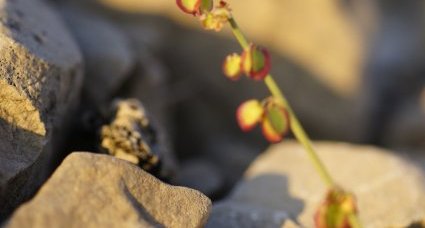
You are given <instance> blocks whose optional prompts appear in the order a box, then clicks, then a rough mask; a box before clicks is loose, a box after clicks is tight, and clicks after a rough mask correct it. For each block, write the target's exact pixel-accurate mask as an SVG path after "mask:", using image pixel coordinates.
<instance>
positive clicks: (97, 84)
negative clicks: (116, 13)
mask: <svg viewBox="0 0 425 228" xmlns="http://www.w3.org/2000/svg"><path fill="white" fill-rule="evenodd" d="M61 8H62V14H63V16H64V19H65V21H66V23H67V25H68V26H69V28H70V30H71V32H72V33H73V36H74V37H75V39H76V40H77V42H78V45H79V46H80V48H81V50H82V53H83V57H84V60H85V67H86V78H85V79H84V87H83V88H84V90H83V92H84V94H85V95H86V97H87V98H88V99H90V101H91V102H96V103H98V102H105V101H106V100H107V99H109V98H110V97H111V96H112V95H113V94H114V93H115V92H117V90H118V89H119V88H120V86H122V84H123V83H124V81H125V80H126V79H127V78H128V77H129V76H130V71H131V70H132V69H133V66H134V63H135V58H134V53H133V52H132V51H131V49H130V44H129V40H128V39H127V37H125V35H123V33H122V32H121V31H120V29H119V28H118V27H116V26H115V25H114V24H113V23H111V22H110V21H108V19H106V18H104V17H102V16H101V15H97V14H96V13H95V12H92V11H87V10H84V9H81V8H80V7H76V6H71V5H66V4H65V5H64V6H62V7H61Z"/></svg>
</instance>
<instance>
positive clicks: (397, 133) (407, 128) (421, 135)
mask: <svg viewBox="0 0 425 228" xmlns="http://www.w3.org/2000/svg"><path fill="white" fill-rule="evenodd" d="M424 139H425V110H424V109H423V107H420V106H419V105H417V104H415V103H413V102H411V103H409V104H407V105H404V106H403V108H401V109H399V111H398V112H397V113H396V114H395V115H394V119H393V121H392V122H391V123H390V124H389V126H388V127H387V128H386V131H385V132H384V135H383V144H384V145H388V146H389V147H392V148H410V149H424V148H425V140H424Z"/></svg>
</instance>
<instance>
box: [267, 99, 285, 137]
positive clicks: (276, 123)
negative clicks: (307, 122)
mask: <svg viewBox="0 0 425 228" xmlns="http://www.w3.org/2000/svg"><path fill="white" fill-rule="evenodd" d="M264 109H265V110H264V111H265V115H264V119H263V121H262V130H263V135H264V137H265V138H266V139H267V141H269V142H271V143H277V142H280V141H282V139H283V138H284V136H285V135H286V134H287V133H288V131H289V127H290V120H289V113H288V112H287V111H286V109H285V108H284V107H283V105H281V104H280V103H277V102H275V101H274V100H271V99H270V100H269V101H267V103H266V105H265V108H264Z"/></svg>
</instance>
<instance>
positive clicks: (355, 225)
mask: <svg viewBox="0 0 425 228" xmlns="http://www.w3.org/2000/svg"><path fill="white" fill-rule="evenodd" d="M229 24H230V26H231V28H232V32H233V35H234V36H235V37H236V39H237V40H238V42H239V44H240V45H241V46H242V48H243V49H246V48H248V47H249V42H248V40H247V39H246V38H245V36H244V35H243V33H242V31H241V30H240V29H239V26H238V24H237V23H236V21H235V19H234V18H233V17H231V18H229ZM264 81H265V84H266V86H267V88H268V89H269V90H270V92H271V94H272V95H273V96H274V97H275V98H277V99H278V100H279V101H280V102H281V103H282V104H283V105H284V106H285V108H286V110H287V111H288V113H289V116H290V124H291V130H292V132H293V133H294V135H295V137H296V138H297V140H298V141H299V142H300V143H301V144H302V145H303V146H304V149H305V150H306V152H307V154H308V156H309V158H310V160H311V161H312V163H313V165H314V167H315V168H316V170H317V172H318V173H319V174H320V176H321V178H322V179H323V181H324V182H325V183H326V185H327V187H328V188H329V189H332V188H335V187H336V184H335V182H334V181H333V179H332V177H331V175H330V174H329V172H328V171H327V169H326V167H325V165H324V164H323V162H322V161H321V160H320V158H319V156H318V155H317V153H316V151H315V150H314V148H313V144H312V143H311V140H310V138H309V137H308V135H307V133H306V132H305V130H304V128H303V127H302V125H301V123H300V121H299V120H298V118H297V116H296V115H295V112H294V111H293V110H292V108H291V105H290V104H289V102H288V100H287V99H286V97H285V96H284V95H283V93H282V91H281V90H280V88H279V87H278V86H277V84H276V82H275V80H274V79H273V77H272V75H270V74H268V75H267V76H266V78H265V79H264ZM348 219H349V222H350V224H351V227H352V228H361V227H362V226H361V223H360V221H359V218H358V216H357V214H356V213H350V214H349V215H348Z"/></svg>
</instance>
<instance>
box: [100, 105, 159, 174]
mask: <svg viewBox="0 0 425 228" xmlns="http://www.w3.org/2000/svg"><path fill="white" fill-rule="evenodd" d="M112 113H113V114H112V117H111V118H110V120H111V121H110V122H109V123H108V124H105V125H103V126H102V128H101V131H100V137H101V147H102V150H103V151H105V152H107V153H109V154H110V155H112V156H115V157H117V158H120V159H123V160H127V161H129V162H131V163H134V164H137V165H138V166H140V167H141V168H142V169H144V170H146V171H148V172H150V173H152V174H154V175H155V176H158V177H162V178H165V174H164V173H163V172H162V170H161V155H160V149H161V148H160V147H161V145H160V144H159V143H158V140H157V133H156V131H155V129H154V127H153V126H152V123H151V121H150V119H149V118H148V115H147V113H146V110H145V108H144V107H143V105H142V104H141V102H139V101H138V100H136V99H127V100H116V101H115V102H114V103H113V104H112Z"/></svg>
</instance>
